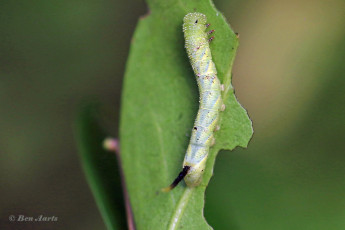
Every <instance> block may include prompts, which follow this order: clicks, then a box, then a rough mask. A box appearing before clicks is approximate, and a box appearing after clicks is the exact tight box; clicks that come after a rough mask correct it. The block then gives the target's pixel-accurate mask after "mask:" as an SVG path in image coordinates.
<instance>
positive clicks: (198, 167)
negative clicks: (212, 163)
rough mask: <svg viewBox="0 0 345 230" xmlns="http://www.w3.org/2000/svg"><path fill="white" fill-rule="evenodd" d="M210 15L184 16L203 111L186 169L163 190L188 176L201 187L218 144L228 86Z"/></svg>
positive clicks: (190, 147)
mask: <svg viewBox="0 0 345 230" xmlns="http://www.w3.org/2000/svg"><path fill="white" fill-rule="evenodd" d="M206 21H207V18H206V16H205V15H204V14H201V13H189V14H187V15H186V16H185V17H184V19H183V32H184V38H185V48H186V50H187V54H188V57H189V60H190V63H191V65H192V68H193V71H194V73H195V75H196V80H197V84H198V87H199V110H198V114H197V116H196V119H195V122H194V126H193V130H192V136H191V139H190V142H189V145H188V148H187V152H186V155H185V158H184V162H183V169H182V171H181V172H180V173H179V175H178V176H177V178H176V179H175V180H174V181H173V183H172V184H171V185H170V186H168V187H166V188H164V189H162V190H163V191H165V192H168V191H170V190H172V189H173V188H175V187H176V186H177V185H178V183H179V182H180V181H181V180H182V179H184V180H185V182H186V184H187V186H188V187H195V186H198V185H199V184H200V182H201V180H202V175H203V173H204V170H205V166H206V161H207V157H208V153H209V149H210V147H211V146H213V145H214V143H215V138H214V131H217V130H219V126H218V121H219V113H220V111H223V110H224V109H225V105H224V104H223V100H222V97H221V91H223V90H224V86H223V85H221V83H220V81H219V79H218V78H217V70H216V66H215V64H214V62H213V61H212V56H211V50H210V46H209V42H211V41H212V40H213V39H214V37H211V38H208V37H209V35H210V34H212V33H213V32H214V30H210V31H208V32H206V29H207V27H209V26H210V24H207V22H206Z"/></svg>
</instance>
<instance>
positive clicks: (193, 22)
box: [183, 13, 207, 33]
mask: <svg viewBox="0 0 345 230" xmlns="http://www.w3.org/2000/svg"><path fill="white" fill-rule="evenodd" d="M206 20H207V18H206V16H205V15H204V14H202V13H189V14H187V15H186V16H185V17H184V19H183V31H184V32H185V33H193V31H194V32H195V31H196V30H199V31H200V32H204V31H205V30H206Z"/></svg>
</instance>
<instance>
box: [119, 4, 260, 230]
mask: <svg viewBox="0 0 345 230" xmlns="http://www.w3.org/2000/svg"><path fill="white" fill-rule="evenodd" d="M148 3H149V8H150V13H149V15H147V16H145V17H143V18H142V19H140V21H139V23H138V26H137V29H136V31H135V34H134V37H133V40H132V45H131V50H130V56H129V59H128V62H127V68H126V74H125V80H124V89H123V94H122V109H121V123H120V137H121V148H122V160H123V166H124V171H125V176H126V182H127V185H128V190H129V195H130V199H131V204H132V208H133V212H134V218H135V221H136V226H137V228H138V229H182V228H183V229H210V226H209V225H208V224H207V222H206V221H205V218H204V216H203V207H204V194H205V189H206V186H207V184H208V182H209V180H210V178H211V176H212V172H213V165H214V162H215V157H216V155H217V153H218V152H219V151H220V150H221V149H227V150H231V149H233V148H235V147H236V146H242V147H246V146H247V144H248V141H249V139H250V137H251V135H252V132H253V131H252V127H251V121H250V120H249V118H248V116H247V113H246V111H245V110H244V109H243V108H242V107H241V105H240V104H239V103H238V102H237V100H236V98H235V96H234V91H233V88H232V86H231V68H232V63H233V61H234V56H235V52H236V48H237V46H238V38H237V37H236V35H235V33H234V32H233V31H232V30H231V29H230V27H229V25H228V23H227V22H226V20H225V19H224V17H223V16H222V14H221V13H219V12H218V11H217V10H216V9H215V8H214V6H213V4H212V2H210V1H176V0H170V1H155V0H151V1H149V2H148ZM195 11H196V12H201V13H203V14H205V15H206V16H207V18H208V22H209V23H211V27H210V29H215V30H216V32H215V33H214V36H215V40H214V41H212V43H211V45H210V46H211V51H212V55H213V60H214V62H215V64H216V67H217V71H218V77H219V78H220V80H221V81H222V82H223V83H224V84H225V88H226V90H225V92H224V94H223V99H224V101H225V104H226V110H225V111H224V112H223V113H222V115H221V130H220V131H219V132H217V134H216V145H215V146H214V147H212V148H211V150H210V154H209V159H208V162H207V167H206V171H205V174H204V178H203V182H202V184H201V185H200V186H198V187H196V188H194V189H190V188H187V187H186V185H185V184H184V183H181V184H180V185H179V186H177V187H176V188H175V189H174V190H172V191H171V192H169V193H161V192H159V191H160V189H161V188H163V187H166V186H167V185H169V184H170V183H171V182H172V181H173V179H174V178H175V177H176V176H177V174H178V173H179V171H180V170H181V168H182V162H183V158H184V154H185V151H186V148H187V146H188V142H189V138H190V134H191V130H192V127H193V122H194V119H195V116H196V114H197V110H198V105H199V104H198V97H199V95H198V89H197V84H196V80H195V76H194V74H193V72H192V68H191V66H190V64H189V60H188V57H187V54H186V52H185V50H184V38H183V33H182V20H183V17H184V16H185V15H186V14H187V13H189V12H195Z"/></svg>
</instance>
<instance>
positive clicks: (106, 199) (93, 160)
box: [76, 103, 127, 230]
mask: <svg viewBox="0 0 345 230" xmlns="http://www.w3.org/2000/svg"><path fill="white" fill-rule="evenodd" d="M99 114H100V108H99V106H98V105H97V104H95V103H89V104H87V105H84V106H83V107H82V109H81V111H80V114H79V117H78V119H77V126H76V138H77V142H78V149H79V155H80V158H81V162H82V166H83V170H84V173H85V176H86V179H87V181H88V184H89V186H90V188H91V191H92V193H93V196H94V197H95V200H96V203H97V205H98V208H99V210H100V212H101V215H102V217H103V220H104V222H105V224H106V226H107V229H109V230H114V229H125V228H126V226H127V225H126V216H125V208H124V203H123V195H122V188H121V178H120V173H119V170H118V164H117V160H116V157H115V154H114V153H111V152H107V151H105V150H104V149H103V144H102V143H103V140H104V139H105V138H106V135H105V132H104V131H103V130H102V129H101V127H100V125H99V123H98V121H99V120H100V116H99Z"/></svg>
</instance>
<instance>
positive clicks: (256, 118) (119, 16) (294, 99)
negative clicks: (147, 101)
mask: <svg viewBox="0 0 345 230" xmlns="http://www.w3.org/2000/svg"><path fill="white" fill-rule="evenodd" d="M215 5H216V7H217V8H218V9H219V10H220V11H222V12H223V13H224V15H225V17H226V18H227V19H228V21H229V22H230V23H231V26H232V28H233V30H234V31H235V32H238V33H239V34H240V48H239V50H238V54H237V57H236V59H235V64H234V70H233V73H234V77H233V85H234V88H235V90H236V95H237V97H238V99H239V101H240V102H241V104H242V105H243V106H244V107H245V108H246V109H247V110H248V113H249V115H250V117H251V119H252V120H253V124H254V130H255V133H254V137H253V139H252V141H251V143H250V144H249V147H248V149H245V150H244V149H236V150H235V151H233V152H222V153H220V154H219V155H218V158H217V161H216V166H215V176H214V177H213V178H212V180H211V183H210V186H209V187H208V189H207V191H206V207H205V211H204V213H205V216H206V218H207V220H208V222H209V223H210V224H211V225H212V226H213V227H214V228H215V229H233V230H252V229H253V230H254V229H255V230H258V229H263V230H264V229H265V230H277V229H279V230H280V229H282V230H288V229H301V230H302V229H303V230H309V229H310V230H311V229H313V230H325V229H327V230H342V229H345V74H344V72H345V30H344V28H345V14H344V12H345V2H344V1H343V0H331V1H321V0H316V1H308V0H302V1H269V0H268V1H267V0H266V1H252V0H251V1H238V0H233V1H225V0H217V1H215ZM146 12H147V7H146V5H145V3H144V2H143V1H135V0H130V1H124V0H115V1H106V0H104V1H93V0H83V1H80V0H79V1H78V0H77V1H66V0H61V1H44V0H39V1H34V2H29V1H2V2H1V3H0V153H1V158H0V159H1V161H0V168H1V169H0V183H1V189H0V192H1V194H0V207H1V208H0V228H1V229H19V228H23V229H29V228H32V229H47V228H49V229H105V225H104V224H103V222H102V219H101V217H100V214H99V212H98V209H97V207H96V205H95V202H94V200H93V197H92V195H91V192H90V190H89V188H88V186H87V184H86V180H85V178H84V175H83V173H82V170H81V166H80V163H79V159H78V155H77V149H76V144H75V142H74V137H73V120H74V118H75V114H76V112H77V109H78V105H79V104H80V101H82V100H83V99H84V98H89V97H97V98H99V100H100V101H102V102H103V103H105V104H107V105H108V107H109V108H111V109H109V130H111V131H112V134H113V135H117V131H116V130H117V129H118V123H117V122H118V119H119V108H120V105H119V103H120V95H121V85H122V78H123V74H124V68H125V63H126V59H127V56H128V50H129V46H130V41H131V36H132V34H133V31H134V29H135V25H136V22H137V20H138V18H139V17H140V16H141V15H144V14H145V13H146ZM12 214H13V215H19V214H23V215H26V216H38V215H40V214H43V215H45V216H53V215H54V216H57V217H58V218H59V219H58V221H57V222H53V223H18V222H16V223H11V222H9V221H8V217H9V215H12Z"/></svg>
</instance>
